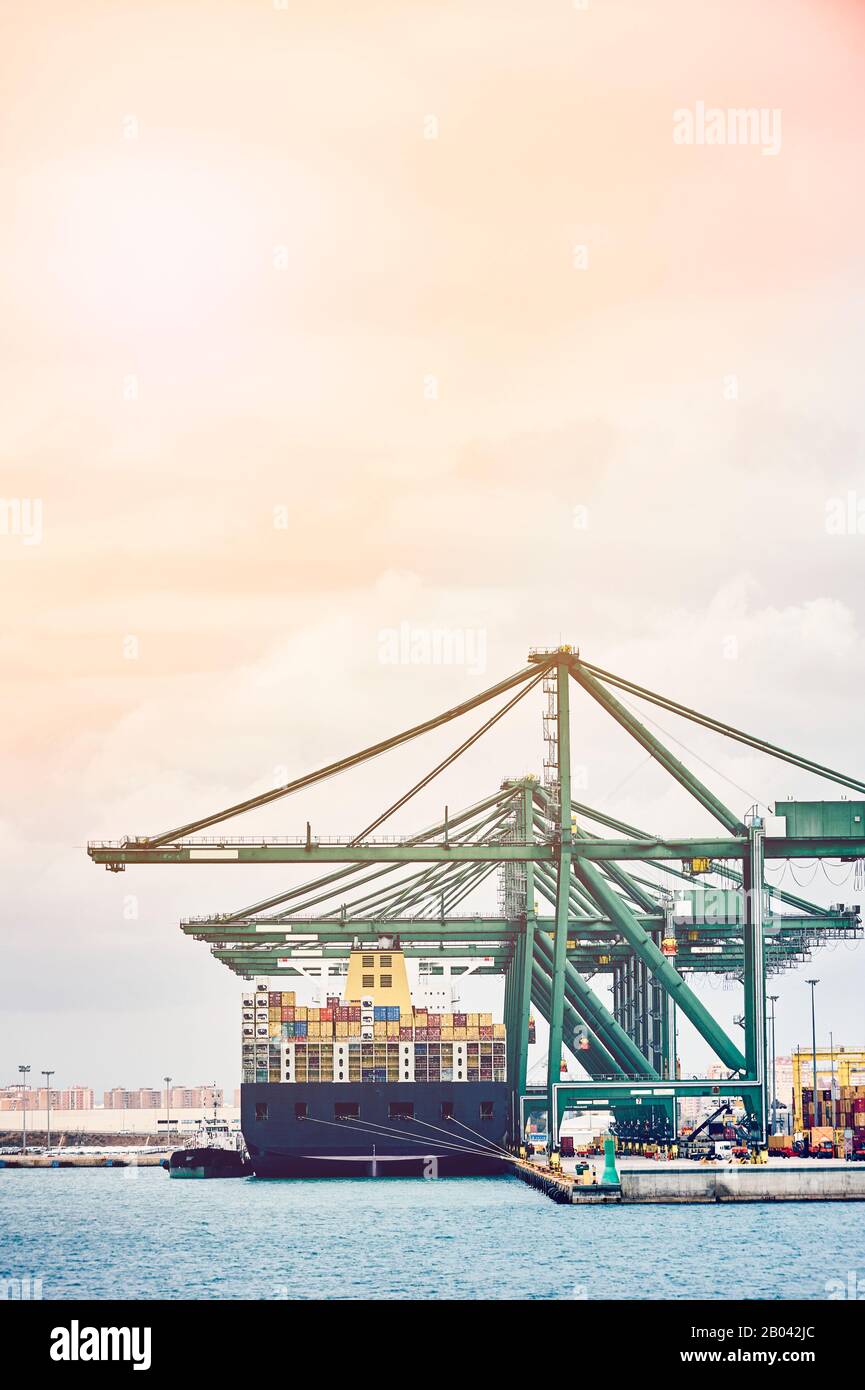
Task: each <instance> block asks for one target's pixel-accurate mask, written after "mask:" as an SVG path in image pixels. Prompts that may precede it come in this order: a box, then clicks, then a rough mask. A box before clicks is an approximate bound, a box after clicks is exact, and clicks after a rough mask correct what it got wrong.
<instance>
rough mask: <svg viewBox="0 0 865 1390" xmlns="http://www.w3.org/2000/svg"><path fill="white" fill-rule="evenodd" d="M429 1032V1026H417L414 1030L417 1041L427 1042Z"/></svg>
mask: <svg viewBox="0 0 865 1390" xmlns="http://www.w3.org/2000/svg"><path fill="white" fill-rule="evenodd" d="M428 1033H429V1029H428V1028H415V1030H414V1037H415V1042H426V1040H427V1034H428Z"/></svg>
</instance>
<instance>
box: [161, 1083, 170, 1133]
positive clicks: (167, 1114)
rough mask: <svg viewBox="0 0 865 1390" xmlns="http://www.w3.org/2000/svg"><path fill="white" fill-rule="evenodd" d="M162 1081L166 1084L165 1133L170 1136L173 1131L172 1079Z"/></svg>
mask: <svg viewBox="0 0 865 1390" xmlns="http://www.w3.org/2000/svg"><path fill="white" fill-rule="evenodd" d="M162 1079H163V1081H164V1082H165V1133H166V1135H168V1134H169V1133H170V1131H171V1077H170V1076H164V1077H163V1078H162Z"/></svg>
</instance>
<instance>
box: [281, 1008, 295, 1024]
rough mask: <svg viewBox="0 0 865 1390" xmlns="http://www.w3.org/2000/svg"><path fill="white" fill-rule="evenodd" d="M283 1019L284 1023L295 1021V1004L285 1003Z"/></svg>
mask: <svg viewBox="0 0 865 1390" xmlns="http://www.w3.org/2000/svg"><path fill="white" fill-rule="evenodd" d="M282 1021H283V1023H294V1005H293V1004H283V1006H282Z"/></svg>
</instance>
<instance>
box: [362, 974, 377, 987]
mask: <svg viewBox="0 0 865 1390" xmlns="http://www.w3.org/2000/svg"><path fill="white" fill-rule="evenodd" d="M361 984H362V988H363V989H375V975H364V977H363V980H362V982H361Z"/></svg>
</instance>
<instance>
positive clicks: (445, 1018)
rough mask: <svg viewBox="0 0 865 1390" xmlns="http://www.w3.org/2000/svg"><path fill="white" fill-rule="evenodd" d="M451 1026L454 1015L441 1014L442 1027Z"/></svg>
mask: <svg viewBox="0 0 865 1390" xmlns="http://www.w3.org/2000/svg"><path fill="white" fill-rule="evenodd" d="M453 1026H454V1016H453V1014H442V1028H453Z"/></svg>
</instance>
